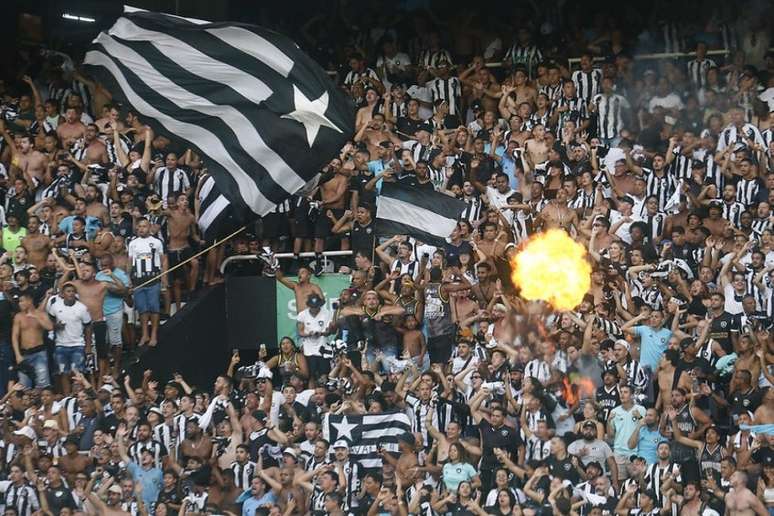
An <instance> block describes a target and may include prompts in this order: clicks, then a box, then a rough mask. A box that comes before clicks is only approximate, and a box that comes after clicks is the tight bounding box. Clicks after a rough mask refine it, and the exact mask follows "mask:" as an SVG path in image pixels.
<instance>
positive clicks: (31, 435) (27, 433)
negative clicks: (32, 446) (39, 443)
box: [13, 426, 37, 441]
mask: <svg viewBox="0 0 774 516" xmlns="http://www.w3.org/2000/svg"><path fill="white" fill-rule="evenodd" d="M13 434H14V435H21V436H24V437H26V438H28V439H30V440H33V441H34V440H35V439H36V438H37V434H35V430H33V428H32V427H31V426H24V427H22V428H20V429H18V430H15V431H14V433H13Z"/></svg>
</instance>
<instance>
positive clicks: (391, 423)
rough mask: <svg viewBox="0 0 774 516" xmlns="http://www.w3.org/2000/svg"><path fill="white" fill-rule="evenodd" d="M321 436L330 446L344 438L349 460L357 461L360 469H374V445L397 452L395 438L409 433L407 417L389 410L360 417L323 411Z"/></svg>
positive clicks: (378, 462) (376, 455) (378, 460)
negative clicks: (347, 445) (347, 444)
mask: <svg viewBox="0 0 774 516" xmlns="http://www.w3.org/2000/svg"><path fill="white" fill-rule="evenodd" d="M323 438H324V439H325V440H327V441H328V442H330V443H331V445H333V443H335V442H336V441H338V440H339V439H343V440H345V441H347V442H348V443H349V446H350V448H349V456H350V458H351V459H352V460H353V461H357V462H359V463H360V467H361V468H365V469H376V468H381V467H382V458H381V457H380V456H379V453H378V451H377V445H381V446H382V448H384V449H385V450H387V451H389V452H392V453H398V441H399V440H401V439H402V438H413V436H412V435H411V422H410V421H409V418H408V416H407V415H406V414H405V413H403V412H390V413H382V414H364V415H362V416H350V415H341V414H325V416H323Z"/></svg>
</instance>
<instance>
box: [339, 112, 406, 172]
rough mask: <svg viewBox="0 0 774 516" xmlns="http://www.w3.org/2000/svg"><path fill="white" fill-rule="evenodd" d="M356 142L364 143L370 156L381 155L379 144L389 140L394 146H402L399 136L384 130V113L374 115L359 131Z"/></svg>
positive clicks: (355, 138)
mask: <svg viewBox="0 0 774 516" xmlns="http://www.w3.org/2000/svg"><path fill="white" fill-rule="evenodd" d="M354 140H355V143H358V142H363V141H364V142H365V143H366V146H367V147H368V153H369V155H370V156H378V155H379V144H380V143H381V142H383V141H387V140H389V141H391V142H393V143H394V144H400V140H399V139H398V137H397V136H395V135H394V134H392V133H391V132H390V131H386V130H385V129H384V115H383V114H382V113H376V114H375V115H373V118H372V119H371V120H370V121H369V122H368V123H367V124H365V125H363V127H361V128H360V129H359V130H358V132H357V133H356V134H355V137H354ZM346 168H350V167H346ZM353 168H354V167H353Z"/></svg>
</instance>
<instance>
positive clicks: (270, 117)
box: [84, 7, 354, 236]
mask: <svg viewBox="0 0 774 516" xmlns="http://www.w3.org/2000/svg"><path fill="white" fill-rule="evenodd" d="M93 43H94V45H93V46H92V48H91V49H90V50H89V52H88V53H87V54H86V57H85V59H84V63H85V64H86V65H87V68H88V70H89V71H90V72H91V73H92V74H94V75H95V76H96V78H98V79H99V80H100V81H101V82H103V83H104V84H105V85H106V86H108V88H109V89H110V90H111V91H112V92H114V95H115V96H116V97H117V100H120V101H123V102H125V103H127V104H128V105H130V106H131V107H132V108H133V110H134V111H135V112H136V113H138V114H139V115H140V118H141V119H142V120H143V122H146V123H149V124H150V125H151V126H153V127H154V129H155V130H156V131H157V132H160V133H162V134H166V135H169V136H171V137H172V138H173V140H174V139H177V140H180V141H181V142H183V144H185V145H188V146H190V147H191V148H192V149H193V150H194V151H196V152H197V153H199V154H200V155H201V156H202V157H203V159H204V160H205V164H206V167H207V169H208V171H209V173H210V174H211V175H212V177H213V178H214V179H215V186H216V189H215V191H216V192H217V193H218V195H216V196H210V199H209V201H208V202H206V203H205V202H204V200H203V199H202V202H203V206H202V212H201V218H203V219H204V220H203V222H202V223H200V225H201V226H202V229H204V230H208V229H209V224H207V222H208V221H209V222H210V223H211V222H213V221H215V220H217V218H218V217H219V216H221V213H223V212H225V211H230V212H231V216H233V217H235V218H237V219H240V218H241V219H249V218H250V217H256V216H261V215H265V214H267V213H269V212H271V211H272V210H273V209H274V207H275V206H276V205H277V204H278V203H280V202H282V201H283V200H285V199H287V198H288V197H289V196H291V195H293V194H294V193H296V192H298V191H299V190H301V189H303V188H304V186H305V185H307V183H309V182H310V181H312V180H314V179H315V178H316V176H317V175H318V174H319V171H320V168H321V167H322V166H323V165H324V163H325V162H326V161H327V160H330V159H331V158H333V157H334V156H335V155H336V153H337V152H338V151H339V149H340V148H341V147H342V146H343V145H344V143H345V142H346V141H347V140H348V139H349V138H351V136H352V134H353V132H354V107H353V105H352V103H351V102H350V101H349V99H348V98H347V97H346V96H345V95H344V94H343V93H342V92H340V91H339V90H338V89H336V87H335V85H334V84H333V83H332V82H331V80H330V79H329V78H328V76H327V75H326V73H325V71H324V70H323V69H322V68H321V67H320V66H319V65H317V63H315V62H314V61H313V60H312V59H311V58H310V57H309V56H307V55H306V54H305V53H304V52H302V51H301V49H300V48H299V47H298V46H297V45H296V44H295V43H294V42H292V41H291V40H290V39H288V38H286V37H284V36H282V35H281V34H277V33H275V32H272V31H270V30H267V29H264V28H261V27H256V26H252V25H246V24H241V23H230V22H227V23H209V22H204V21H201V20H193V19H188V18H181V17H178V16H172V15H167V14H160V13H153V12H147V11H143V10H139V9H134V8H130V7H125V8H124V14H123V16H122V17H121V18H119V19H118V20H117V21H116V23H115V25H113V26H112V27H111V28H110V29H109V30H108V31H107V32H103V33H101V34H100V35H99V36H98V37H97V38H96V39H95V40H94V42H93ZM210 193H211V192H210ZM208 210H209V213H208ZM211 236H213V235H211Z"/></svg>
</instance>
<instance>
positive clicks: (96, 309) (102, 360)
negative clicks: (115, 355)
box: [62, 260, 124, 376]
mask: <svg viewBox="0 0 774 516" xmlns="http://www.w3.org/2000/svg"><path fill="white" fill-rule="evenodd" d="M73 264H74V265H75V271H76V273H77V274H78V279H76V280H74V281H73V282H72V283H73V284H74V285H75V289H76V290H77V292H78V299H79V300H80V301H81V303H83V304H84V305H86V308H87V309H88V311H89V315H90V316H91V320H92V331H93V335H94V343H95V344H96V347H97V359H98V361H99V371H100V376H104V375H107V374H110V349H109V347H108V342H107V323H106V322H105V315H104V313H103V312H102V307H103V304H104V302H105V296H106V295H107V293H108V291H110V292H114V293H115V294H116V295H121V293H123V292H124V286H123V283H121V281H120V280H118V279H116V278H114V277H113V271H110V270H105V271H102V272H104V273H105V274H107V275H109V276H110V277H111V279H112V281H113V283H112V284H111V283H109V282H107V281H98V280H97V279H96V278H95V276H96V274H97V270H96V267H95V266H94V265H93V264H91V263H80V264H79V263H78V261H77V260H73ZM68 277H69V274H65V275H64V276H62V278H68ZM64 281H65V282H66V281H67V280H64Z"/></svg>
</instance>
